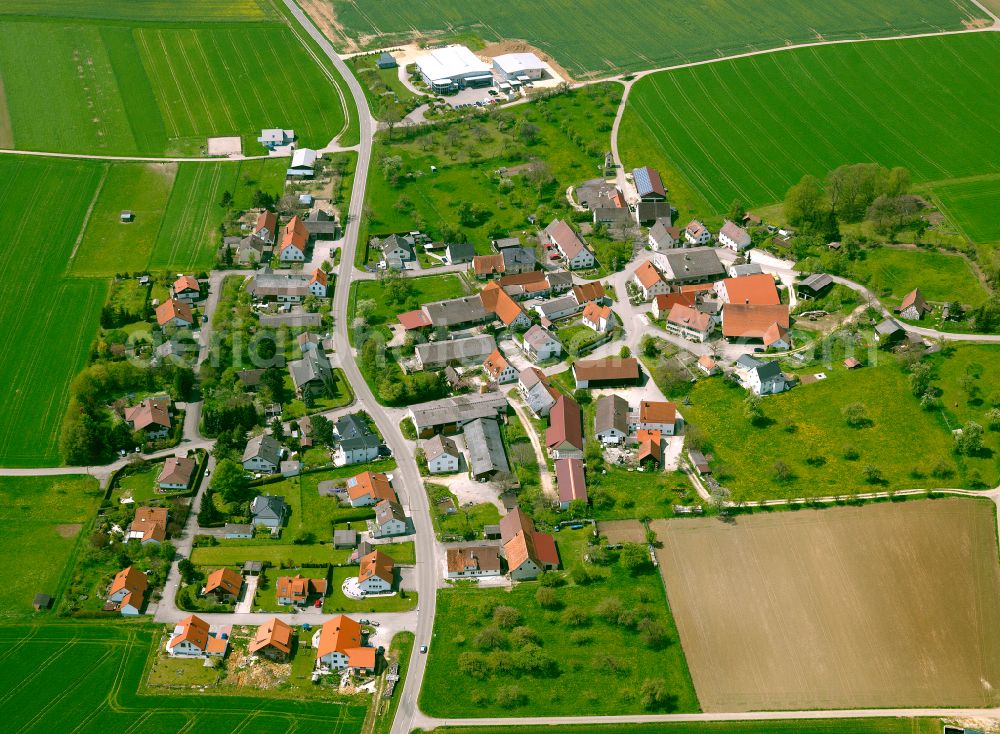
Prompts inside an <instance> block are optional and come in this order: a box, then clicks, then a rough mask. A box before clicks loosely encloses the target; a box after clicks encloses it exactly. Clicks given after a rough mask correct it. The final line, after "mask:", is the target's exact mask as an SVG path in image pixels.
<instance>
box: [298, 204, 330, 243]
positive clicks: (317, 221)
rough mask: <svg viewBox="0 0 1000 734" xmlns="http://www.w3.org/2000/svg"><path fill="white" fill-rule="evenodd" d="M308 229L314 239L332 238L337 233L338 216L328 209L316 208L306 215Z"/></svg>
mask: <svg viewBox="0 0 1000 734" xmlns="http://www.w3.org/2000/svg"><path fill="white" fill-rule="evenodd" d="M305 225H306V231H308V232H309V236H310V237H311V238H312V239H314V240H332V239H334V238H335V237H336V235H337V217H336V215H334V214H333V213H332V212H328V211H327V210H326V209H320V208H318V207H317V208H315V209H313V210H312V211H310V212H309V214H308V215H306V219H305Z"/></svg>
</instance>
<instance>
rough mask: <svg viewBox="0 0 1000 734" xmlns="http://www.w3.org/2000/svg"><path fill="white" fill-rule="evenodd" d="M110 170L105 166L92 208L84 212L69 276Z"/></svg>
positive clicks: (68, 265) (92, 201)
mask: <svg viewBox="0 0 1000 734" xmlns="http://www.w3.org/2000/svg"><path fill="white" fill-rule="evenodd" d="M110 170H111V168H110V166H104V167H103V168H102V170H101V180H100V181H98V182H97V186H96V187H95V189H94V196H93V198H92V199H91V200H90V206H88V207H87V211H86V212H84V215H83V222H82V223H81V224H80V233H79V234H78V235H77V236H76V242H74V243H73V251H72V252H70V253H69V260H68V261H67V262H66V273H67V274H68V273H69V272H70V269H71V268H72V267H73V261H74V260H76V253H77V250H79V249H80V245H81V244H82V243H83V238H84V237H86V235H87V228H88V227H89V226H90V215H91V214H93V213H94V207H96V206H97V200H98V199H100V198H101V191H102V190H103V189H104V182H105V181H107V180H108V172H109V171H110Z"/></svg>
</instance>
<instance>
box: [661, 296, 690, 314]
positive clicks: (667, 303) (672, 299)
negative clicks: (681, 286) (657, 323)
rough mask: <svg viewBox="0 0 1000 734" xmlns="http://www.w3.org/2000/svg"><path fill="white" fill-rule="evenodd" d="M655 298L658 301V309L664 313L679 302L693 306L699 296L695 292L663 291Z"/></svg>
mask: <svg viewBox="0 0 1000 734" xmlns="http://www.w3.org/2000/svg"><path fill="white" fill-rule="evenodd" d="M653 300H654V301H656V309H657V310H658V311H659V312H660V313H663V312H664V311H669V310H670V309H671V308H672V307H673V306H674V304H677V303H679V304H681V305H682V306H687V307H689V308H693V307H694V304H695V302H696V301H697V298H696V296H695V294H694V293H661V294H659V295H658V296H656V298H654V299H653Z"/></svg>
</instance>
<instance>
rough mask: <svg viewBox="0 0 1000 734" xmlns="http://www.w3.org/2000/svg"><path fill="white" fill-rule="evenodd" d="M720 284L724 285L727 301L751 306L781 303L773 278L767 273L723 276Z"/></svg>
mask: <svg viewBox="0 0 1000 734" xmlns="http://www.w3.org/2000/svg"><path fill="white" fill-rule="evenodd" d="M722 284H723V285H724V286H725V289H726V295H727V296H728V298H729V303H744V304H750V305H752V306H776V305H778V304H779V303H781V298H780V297H779V296H778V289H777V288H775V287H774V278H773V277H771V276H770V275H768V274H767V273H756V274H755V275H743V276H741V277H739V278H725V279H724V280H723V281H722Z"/></svg>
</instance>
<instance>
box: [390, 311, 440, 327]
mask: <svg viewBox="0 0 1000 734" xmlns="http://www.w3.org/2000/svg"><path fill="white" fill-rule="evenodd" d="M396 319H397V320H398V321H399V323H400V324H401V325H402V327H403V328H404V329H406V330H407V331H412V330H413V329H422V328H424V327H425V326H430V325H431V320H430V318H429V317H428V316H427V314H426V313H424V311H423V310H417V311H407V312H406V313H401V314H399V316H397V317H396Z"/></svg>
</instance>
